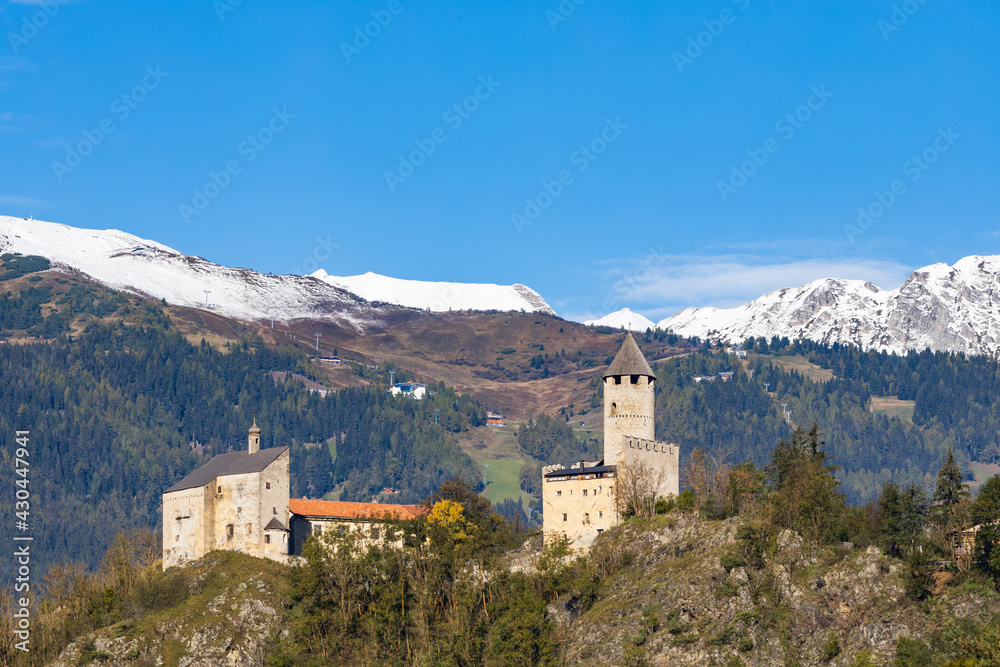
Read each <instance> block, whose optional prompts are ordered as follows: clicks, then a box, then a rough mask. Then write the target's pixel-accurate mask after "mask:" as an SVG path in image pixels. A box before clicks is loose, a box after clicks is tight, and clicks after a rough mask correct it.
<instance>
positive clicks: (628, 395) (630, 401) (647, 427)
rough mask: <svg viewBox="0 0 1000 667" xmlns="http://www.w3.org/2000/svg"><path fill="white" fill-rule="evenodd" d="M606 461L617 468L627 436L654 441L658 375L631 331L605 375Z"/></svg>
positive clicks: (606, 463)
mask: <svg viewBox="0 0 1000 667" xmlns="http://www.w3.org/2000/svg"><path fill="white" fill-rule="evenodd" d="M603 380H604V462H605V465H615V464H616V461H618V457H619V456H620V455H621V453H622V448H623V447H624V443H625V437H626V436H630V437H632V438H642V439H643V440H655V435H654V430H655V429H654V427H655V419H654V417H653V390H654V387H655V385H654V382H655V381H656V375H655V374H653V369H652V368H650V367H649V364H648V363H647V362H646V358H645V357H644V356H642V351H640V350H639V346H638V345H637V344H636V342H635V339H634V338H632V333H631V332H629V334H628V335H627V336H625V342H624V343H622V347H621V349H620V350H618V354H617V355H615V359H614V361H612V362H611V365H610V366H608V370H607V372H606V373H605V374H604V377H603Z"/></svg>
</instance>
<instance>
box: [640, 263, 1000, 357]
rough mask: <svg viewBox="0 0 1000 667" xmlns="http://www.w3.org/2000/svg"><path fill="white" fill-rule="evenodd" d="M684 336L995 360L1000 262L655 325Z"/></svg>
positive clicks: (767, 298)
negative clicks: (891, 285) (893, 285)
mask: <svg viewBox="0 0 1000 667" xmlns="http://www.w3.org/2000/svg"><path fill="white" fill-rule="evenodd" d="M657 326H658V327H659V328H661V329H671V330H673V331H674V332H675V333H677V334H680V335H682V336H699V337H701V338H709V339H713V340H724V341H727V342H737V341H741V340H745V339H746V338H748V337H750V336H754V337H757V336H763V337H765V338H768V339H770V338H771V337H772V336H778V337H782V336H788V337H790V338H796V337H802V338H807V339H810V340H816V341H820V342H824V343H853V344H855V345H859V346H861V347H864V348H866V349H869V348H875V349H879V350H885V351H888V352H896V353H905V352H906V351H907V350H923V349H925V348H930V349H931V350H940V351H950V352H965V353H967V354H987V355H991V356H996V355H997V354H1000V257H998V256H989V257H983V256H973V257H966V258H964V259H962V260H960V261H958V262H956V263H955V265H954V266H948V265H946V264H933V265H931V266H927V267H924V268H922V269H918V270H917V271H914V272H913V273H911V274H910V276H909V277H908V278H907V279H906V281H905V282H904V283H903V284H902V285H900V286H899V287H898V288H897V289H894V290H883V289H880V288H879V287H877V286H876V285H874V284H872V283H870V282H863V281H860V280H840V279H834V278H827V279H823V280H816V281H813V282H811V283H808V284H806V285H802V286H800V287H794V288H785V289H780V290H777V291H774V292H769V293H768V294H765V295H764V296H762V297H760V298H759V299H756V300H754V301H751V302H750V303H747V304H745V305H743V306H740V307H738V308H730V309H724V310H723V309H718V308H688V309H686V310H683V311H681V312H680V313H677V314H676V315H673V316H672V317H669V318H667V319H665V320H662V321H661V322H659V323H658V324H657Z"/></svg>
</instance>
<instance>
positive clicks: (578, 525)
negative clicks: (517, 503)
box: [542, 466, 617, 549]
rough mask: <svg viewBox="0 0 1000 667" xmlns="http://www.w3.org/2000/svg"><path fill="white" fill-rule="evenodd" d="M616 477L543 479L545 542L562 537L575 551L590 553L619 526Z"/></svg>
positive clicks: (591, 476)
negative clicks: (601, 537)
mask: <svg viewBox="0 0 1000 667" xmlns="http://www.w3.org/2000/svg"><path fill="white" fill-rule="evenodd" d="M552 467H554V468H557V469H558V468H561V467H562V466H552ZM543 474H544V472H543ZM613 475H614V473H604V476H603V477H597V476H596V475H593V474H591V475H586V474H583V475H567V476H565V477H549V478H545V477H543V478H542V508H543V509H542V533H543V534H544V535H545V539H546V540H549V539H551V538H552V537H553V536H557V535H560V534H562V535H565V536H566V537H568V538H569V539H570V540H571V541H572V542H573V546H574V547H575V548H577V549H587V548H589V547H590V545H591V543H592V542H593V541H594V539H595V538H596V537H597V536H598V535H599V534H600V533H602V532H603V531H605V530H608V529H610V528H611V527H613V526H615V525H616V524H617V516H616V515H615V512H614V489H613V487H614V477H613Z"/></svg>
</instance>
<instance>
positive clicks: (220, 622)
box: [50, 552, 287, 667]
mask: <svg viewBox="0 0 1000 667" xmlns="http://www.w3.org/2000/svg"><path fill="white" fill-rule="evenodd" d="M286 571H287V568H285V567H284V566H281V565H278V564H277V563H272V562H270V561H265V560H263V559H259V558H251V557H249V556H243V555H242V554H235V553H222V552H213V553H211V554H209V555H208V556H206V557H205V558H203V559H201V560H200V561H197V562H196V563H193V564H191V565H190V566H188V567H186V568H183V572H184V577H183V584H181V585H183V586H187V587H188V591H187V593H188V595H187V597H186V599H185V600H184V602H183V603H182V604H180V605H178V606H176V607H171V608H169V609H166V610H164V611H161V612H156V613H154V614H151V615H149V616H146V617H143V618H141V619H138V620H137V621H136V622H135V623H134V624H133V623H119V624H117V625H114V626H111V627H108V628H102V629H101V630H98V631H96V632H93V633H89V634H87V635H84V636H82V637H79V638H78V639H76V640H75V641H74V642H73V643H71V644H70V645H69V646H67V647H66V648H65V649H64V650H63V652H62V653H61V654H60V656H59V658H58V659H57V660H55V661H54V662H52V663H50V665H51V667H77V666H78V665H82V664H100V665H108V666H110V667H119V666H120V667H136V666H145V665H177V666H178V667H220V666H222V665H229V666H234V667H235V666H240V667H262V666H263V664H264V661H265V659H266V658H267V656H268V654H269V652H270V650H271V647H272V646H273V645H274V643H275V642H276V641H277V640H278V638H279V637H280V636H281V633H282V632H283V628H284V625H285V622H286V617H285V609H284V600H285V597H284V595H285V587H286V580H285V572H286Z"/></svg>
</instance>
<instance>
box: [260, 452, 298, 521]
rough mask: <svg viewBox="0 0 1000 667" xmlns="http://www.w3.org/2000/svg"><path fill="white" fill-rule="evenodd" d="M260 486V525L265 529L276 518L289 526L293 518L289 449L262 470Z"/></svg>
mask: <svg viewBox="0 0 1000 667" xmlns="http://www.w3.org/2000/svg"><path fill="white" fill-rule="evenodd" d="M268 483H270V486H271V488H270V489H268V488H267V486H268ZM259 486H260V488H259V492H260V504H259V507H260V517H259V521H260V524H259V525H260V527H261V528H262V529H263V528H264V526H266V525H267V524H268V522H270V521H271V519H274V518H277V519H278V521H280V522H281V523H283V524H284V525H285V527H288V521H289V519H290V518H291V513H290V512H289V510H288V497H289V495H290V494H291V489H290V487H289V454H288V452H287V451H286V452H285V453H284V454H282V455H281V456H279V457H278V458H276V459H275V460H274V461H273V462H272V463H271V465H269V466H267V467H266V468H264V470H263V471H261V473H260V479H259Z"/></svg>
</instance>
